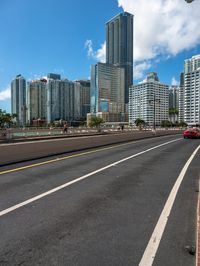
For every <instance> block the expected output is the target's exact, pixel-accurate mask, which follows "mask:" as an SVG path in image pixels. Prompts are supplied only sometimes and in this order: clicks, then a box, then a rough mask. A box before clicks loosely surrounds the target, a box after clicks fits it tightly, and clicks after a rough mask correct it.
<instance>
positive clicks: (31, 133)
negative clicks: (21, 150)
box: [0, 127, 181, 141]
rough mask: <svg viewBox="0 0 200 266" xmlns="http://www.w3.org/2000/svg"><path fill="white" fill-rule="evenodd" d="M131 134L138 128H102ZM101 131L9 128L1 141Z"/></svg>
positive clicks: (150, 129) (144, 129)
mask: <svg viewBox="0 0 200 266" xmlns="http://www.w3.org/2000/svg"><path fill="white" fill-rule="evenodd" d="M157 130H159V131H163V130H181V129H180V128H169V129H166V128H158V129H157ZM122 131H123V132H131V131H139V129H138V128H137V127H126V128H124V129H123V130H122V129H121V128H119V127H114V128H107V127H102V128H101V129H100V132H101V133H115V132H122ZM141 131H152V128H143V129H142V130H141ZM97 133H99V129H97V128H87V127H81V128H73V127H69V128H68V130H67V133H66V132H64V131H63V128H8V129H1V130H0V141H9V140H12V139H23V138H25V139H26V138H37V137H48V136H49V137H50V136H55V137H56V136H66V135H79V134H80V135H81V134H86V135H87V134H97Z"/></svg>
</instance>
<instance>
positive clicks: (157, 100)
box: [148, 92, 160, 131]
mask: <svg viewBox="0 0 200 266" xmlns="http://www.w3.org/2000/svg"><path fill="white" fill-rule="evenodd" d="M148 103H149V104H150V105H151V104H153V129H154V131H155V130H156V103H160V99H157V98H156V93H155V92H154V93H153V100H149V101H148Z"/></svg>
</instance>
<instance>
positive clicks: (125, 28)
mask: <svg viewBox="0 0 200 266" xmlns="http://www.w3.org/2000/svg"><path fill="white" fill-rule="evenodd" d="M106 63H107V64H114V65H116V66H119V67H123V68H124V70H125V103H128V101H129V87H130V86H131V85H132V84H133V15H132V14H130V13H128V12H123V13H121V14H119V15H117V16H115V17H114V18H112V19H111V20H110V21H108V22H107V23H106Z"/></svg>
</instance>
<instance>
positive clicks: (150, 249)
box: [139, 145, 200, 266]
mask: <svg viewBox="0 0 200 266" xmlns="http://www.w3.org/2000/svg"><path fill="white" fill-rule="evenodd" d="M199 149H200V145H199V146H198V147H197V148H196V150H195V151H194V152H193V153H192V155H191V156H190V158H189V159H188V161H187V162H186V164H185V165H184V167H183V169H182V170H181V172H180V175H179V176H178V178H177V180H176V183H175V184H174V186H173V188H172V190H171V192H170V195H169V197H168V199H167V201H166V203H165V206H164V208H163V211H162V213H161V215H160V217H159V220H158V222H157V224H156V227H155V229H154V231H153V234H152V235H151V238H150V240H149V243H148V245H147V247H146V249H145V251H144V254H143V256H142V259H141V261H140V264H139V266H151V265H152V264H153V262H154V259H155V256H156V252H157V250H158V247H159V244H160V241H161V238H162V235H163V232H164V230H165V227H166V224H167V221H168V218H169V215H170V212H171V210H172V207H173V204H174V201H175V198H176V195H177V193H178V190H179V187H180V185H181V182H182V181H183V178H184V176H185V173H186V171H187V169H188V167H189V165H190V163H191V162H192V160H193V158H194V156H195V155H196V154H197V152H198V150H199Z"/></svg>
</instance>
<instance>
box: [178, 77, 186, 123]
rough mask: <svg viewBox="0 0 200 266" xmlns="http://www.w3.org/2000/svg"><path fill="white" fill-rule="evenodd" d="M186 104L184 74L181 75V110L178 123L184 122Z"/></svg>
mask: <svg viewBox="0 0 200 266" xmlns="http://www.w3.org/2000/svg"><path fill="white" fill-rule="evenodd" d="M184 102H185V86H184V73H181V75H180V90H179V110H178V121H179V122H183V121H184Z"/></svg>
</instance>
